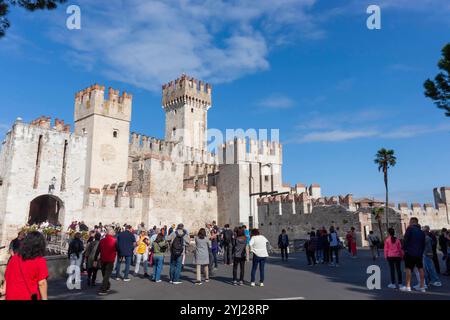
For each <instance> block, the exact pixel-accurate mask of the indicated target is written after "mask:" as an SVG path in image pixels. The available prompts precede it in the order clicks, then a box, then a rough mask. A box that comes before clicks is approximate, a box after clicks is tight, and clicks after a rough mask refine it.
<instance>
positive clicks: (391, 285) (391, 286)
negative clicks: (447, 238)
mask: <svg viewBox="0 0 450 320" xmlns="http://www.w3.org/2000/svg"><path fill="white" fill-rule="evenodd" d="M388 288H389V289H397V286H396V285H395V284H393V283H390V284H388Z"/></svg>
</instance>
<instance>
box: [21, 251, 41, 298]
mask: <svg viewBox="0 0 450 320" xmlns="http://www.w3.org/2000/svg"><path fill="white" fill-rule="evenodd" d="M21 259H22V258H19V261H20V262H19V270H20V274H21V275H22V279H23V282H24V283H25V287H26V288H27V291H28V293H29V294H30V297H31V300H32V301H37V300H39V299H38V295H37V294H36V293H31V290H30V288H29V287H28V282H27V279H25V276H24V275H23V271H22V260H21Z"/></svg>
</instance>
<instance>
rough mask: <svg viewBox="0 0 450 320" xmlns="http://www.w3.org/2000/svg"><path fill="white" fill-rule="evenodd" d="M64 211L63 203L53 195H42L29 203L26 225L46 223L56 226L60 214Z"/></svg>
mask: <svg viewBox="0 0 450 320" xmlns="http://www.w3.org/2000/svg"><path fill="white" fill-rule="evenodd" d="M62 210H64V203H63V202H62V200H61V199H59V198H58V197H56V196H53V195H42V196H39V197H37V198H35V199H34V200H33V201H31V203H30V212H29V215H28V224H40V223H42V222H45V221H48V222H49V223H51V224H54V225H56V224H57V223H59V218H60V216H59V215H60V213H61V212H62Z"/></svg>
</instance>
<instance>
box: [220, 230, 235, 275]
mask: <svg viewBox="0 0 450 320" xmlns="http://www.w3.org/2000/svg"><path fill="white" fill-rule="evenodd" d="M222 239H223V262H224V263H225V264H226V265H229V266H231V263H232V261H231V249H232V248H233V230H231V229H230V225H229V224H226V225H225V228H224V230H223V231H222Z"/></svg>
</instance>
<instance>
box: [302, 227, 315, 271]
mask: <svg viewBox="0 0 450 320" xmlns="http://www.w3.org/2000/svg"><path fill="white" fill-rule="evenodd" d="M303 247H304V248H305V253H306V259H307V260H308V266H315V265H316V264H317V261H316V248H317V237H316V233H315V232H314V231H311V232H310V234H309V240H307V241H306V242H305V244H304V245H303Z"/></svg>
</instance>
